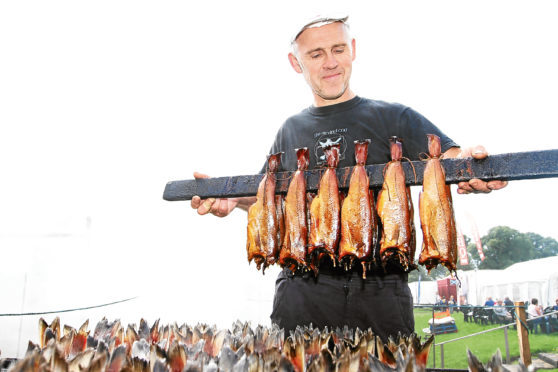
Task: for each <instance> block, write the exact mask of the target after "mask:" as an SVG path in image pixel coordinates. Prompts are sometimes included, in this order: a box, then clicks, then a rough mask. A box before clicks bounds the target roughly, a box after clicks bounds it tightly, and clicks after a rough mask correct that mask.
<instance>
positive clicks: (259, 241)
mask: <svg viewBox="0 0 558 372" xmlns="http://www.w3.org/2000/svg"><path fill="white" fill-rule="evenodd" d="M281 154H282V153H277V154H272V155H269V156H268V159H267V164H268V167H267V171H266V173H265V175H264V177H263V178H262V180H261V182H260V184H259V186H258V194H257V195H256V202H255V203H254V204H253V205H252V206H251V207H250V209H249V210H248V239H247V242H246V251H247V253H248V262H251V261H252V260H254V262H255V263H256V266H257V268H258V270H259V269H260V267H262V265H263V270H264V272H265V268H266V267H267V266H269V265H272V264H274V263H275V261H276V259H277V255H278V254H279V249H280V247H281V239H282V237H283V234H284V222H283V197H282V196H280V195H277V196H276V195H275V185H276V181H277V180H276V178H275V173H276V172H277V171H278V169H279V164H280V161H281Z"/></svg>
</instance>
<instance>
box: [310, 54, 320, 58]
mask: <svg viewBox="0 0 558 372" xmlns="http://www.w3.org/2000/svg"><path fill="white" fill-rule="evenodd" d="M320 55H321V54H320V53H316V54H311V55H310V57H311V58H314V59H315V58H318V57H319V56H320Z"/></svg>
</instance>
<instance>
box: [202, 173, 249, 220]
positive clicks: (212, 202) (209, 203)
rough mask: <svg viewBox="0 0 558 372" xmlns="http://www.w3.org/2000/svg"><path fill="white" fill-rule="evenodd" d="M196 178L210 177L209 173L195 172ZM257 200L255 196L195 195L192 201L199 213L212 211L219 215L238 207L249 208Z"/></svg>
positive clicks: (226, 213) (223, 215)
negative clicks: (212, 196)
mask: <svg viewBox="0 0 558 372" xmlns="http://www.w3.org/2000/svg"><path fill="white" fill-rule="evenodd" d="M194 178H195V179H201V178H209V176H208V175H207V174H203V173H198V172H194ZM255 201H256V198H255V197H246V198H227V199H219V198H208V199H203V200H202V199H201V198H200V197H199V196H194V197H193V198H192V201H191V205H192V208H193V209H196V210H197V211H198V214H199V215H202V216H203V215H205V214H208V213H211V214H213V215H215V216H217V217H226V216H228V215H229V214H230V213H231V212H232V211H233V210H234V209H235V208H236V207H239V208H241V209H243V210H245V211H247V210H248V208H249V207H250V205H252V204H253V203H254V202H255Z"/></svg>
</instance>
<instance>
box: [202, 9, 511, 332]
mask: <svg viewBox="0 0 558 372" xmlns="http://www.w3.org/2000/svg"><path fill="white" fill-rule="evenodd" d="M346 21H347V17H338V18H335V17H334V18H327V17H320V18H317V19H314V20H312V21H311V22H309V23H307V24H306V25H304V26H303V27H301V28H300V29H299V30H297V33H295V36H294V38H293V40H292V47H293V50H292V52H291V53H289V55H288V58H289V62H290V64H291V66H292V68H293V69H294V70H295V71H296V72H297V73H299V74H301V75H302V76H303V77H304V79H305V80H306V83H307V84H308V86H309V87H310V88H311V91H312V95H313V98H314V104H313V106H311V107H309V108H307V109H305V110H303V111H302V112H301V113H299V114H297V115H294V116H292V117H290V118H289V119H287V121H286V122H285V123H284V124H283V126H282V127H281V128H280V129H279V132H278V133H277V136H276V138H275V142H274V144H273V146H272V149H271V152H272V153H273V152H279V151H283V152H284V155H283V157H282V161H281V164H282V166H283V169H285V170H294V169H296V156H295V151H294V149H296V148H300V147H308V148H309V150H310V153H311V154H312V156H311V158H310V166H309V169H312V168H315V167H319V166H321V165H322V164H323V163H324V160H325V159H324V153H323V146H325V145H327V144H330V143H339V144H340V145H341V150H340V161H339V167H348V166H353V165H354V148H353V141H354V140H363V139H371V144H370V146H369V151H368V158H367V162H366V164H374V163H386V162H388V161H389V160H390V151H389V137H390V136H398V137H400V138H403V151H404V154H403V155H404V156H405V157H407V158H410V159H412V160H417V159H418V158H419V154H420V153H427V152H428V149H427V137H426V134H427V133H433V134H437V135H438V136H439V137H440V138H441V143H442V151H444V154H443V156H444V157H467V156H471V155H472V156H473V157H475V158H479V159H480V158H484V157H486V156H487V153H486V151H485V150H484V148H483V147H482V146H477V147H475V148H469V149H466V150H461V149H460V148H459V147H458V145H457V144H455V143H454V142H453V141H452V140H451V139H450V138H448V137H447V136H446V135H444V134H443V133H442V132H441V131H440V130H439V129H438V128H436V127H435V126H434V125H433V124H432V123H430V122H429V121H428V120H427V119H426V118H424V117H423V116H422V115H420V114H418V113H417V112H415V111H413V110H412V109H410V108H408V107H405V106H403V105H399V104H388V103H385V102H381V101H374V100H369V99H365V98H361V97H359V96H357V95H356V94H355V93H354V92H353V91H352V90H351V88H350V78H351V72H352V63H353V61H354V60H355V57H356V43H355V39H353V38H351V37H350V34H349V27H348V25H347V22H346ZM194 177H196V178H204V177H207V176H205V175H203V174H200V173H197V172H196V173H194ZM505 185H506V182H502V181H491V182H488V183H487V182H484V181H481V180H478V179H473V180H470V181H469V182H462V183H460V184H459V185H458V187H459V188H458V193H460V194H468V193H471V192H475V193H476V192H484V193H487V192H490V191H492V190H497V189H500V188H502V187H504V186H505ZM254 202H255V197H251V198H231V199H214V198H211V199H207V200H201V199H200V198H199V197H194V198H193V199H192V207H193V208H194V209H197V211H198V213H199V214H201V215H204V214H208V213H212V214H214V215H216V216H219V217H224V216H226V215H228V214H229V213H230V212H231V211H232V210H233V209H234V208H241V209H244V210H247V209H248V208H249V206H250V205H251V204H252V203H254ZM360 270H362V269H361V268H360V265H355V268H354V269H353V270H351V271H349V272H344V271H343V270H342V269H341V268H339V267H333V265H332V264H331V263H328V262H325V263H323V264H322V265H321V266H320V268H319V275H318V276H317V277H314V276H313V275H311V274H305V275H293V274H291V273H290V271H288V270H284V271H282V272H281V273H280V274H279V277H278V279H277V282H276V291H275V298H274V303H273V312H272V314H271V319H272V321H273V322H275V323H277V324H279V326H281V327H283V328H285V329H287V330H290V329H294V328H295V327H296V325H308V324H310V323H312V324H313V325H314V326H316V327H319V328H323V327H325V326H329V327H337V326H339V327H343V326H344V325H347V326H349V327H351V328H356V327H359V328H361V329H366V328H369V327H371V328H372V329H373V330H374V331H375V332H376V333H377V334H379V335H380V336H381V338H382V339H383V340H384V341H385V340H386V339H387V337H388V336H389V335H394V336H396V335H397V333H398V332H401V333H402V334H409V333H411V332H413V331H414V318H413V306H412V296H411V293H410V290H409V287H408V285H407V273H405V272H403V271H400V270H399V271H398V270H390V271H388V272H384V270H383V268H381V267H376V268H373V269H372V270H371V272H369V273H367V278H366V279H362V278H361V272H360Z"/></svg>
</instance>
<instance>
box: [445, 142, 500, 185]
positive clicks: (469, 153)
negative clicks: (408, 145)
mask: <svg viewBox="0 0 558 372" xmlns="http://www.w3.org/2000/svg"><path fill="white" fill-rule="evenodd" d="M487 156H488V152H486V149H485V148H484V146H474V147H468V148H465V149H461V148H459V147H452V148H450V149H449V150H447V151H446V152H444V154H443V155H442V158H446V159H447V158H450V159H452V158H468V157H473V158H475V159H484V158H486V157H487ZM507 184H508V181H498V180H495V181H488V182H485V181H483V180H480V179H478V178H473V179H471V180H469V181H465V182H459V183H458V184H457V193H458V194H470V193H475V194H478V193H489V192H491V191H492V190H500V189H502V188H504V187H506V186H507Z"/></svg>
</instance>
